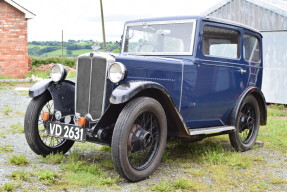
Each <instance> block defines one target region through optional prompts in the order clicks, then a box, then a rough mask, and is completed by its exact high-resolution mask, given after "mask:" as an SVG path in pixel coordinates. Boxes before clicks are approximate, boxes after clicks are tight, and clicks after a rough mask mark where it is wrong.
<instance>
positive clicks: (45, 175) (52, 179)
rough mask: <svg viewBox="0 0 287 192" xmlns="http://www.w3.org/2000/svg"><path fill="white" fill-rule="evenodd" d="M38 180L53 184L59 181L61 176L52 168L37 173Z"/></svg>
mask: <svg viewBox="0 0 287 192" xmlns="http://www.w3.org/2000/svg"><path fill="white" fill-rule="evenodd" d="M36 176H37V178H38V180H39V181H40V182H42V183H44V184H47V185H52V184H55V183H57V182H58V178H60V176H59V175H58V174H57V173H55V172H54V171H51V170H46V171H41V172H38V173H36Z"/></svg>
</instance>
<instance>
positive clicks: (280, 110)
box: [267, 104, 287, 117]
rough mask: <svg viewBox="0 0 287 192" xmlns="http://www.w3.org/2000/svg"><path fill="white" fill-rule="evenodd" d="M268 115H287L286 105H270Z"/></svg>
mask: <svg viewBox="0 0 287 192" xmlns="http://www.w3.org/2000/svg"><path fill="white" fill-rule="evenodd" d="M267 115H268V117H287V111H286V109H285V106H284V105H275V104H273V105H269V106H268V110H267Z"/></svg>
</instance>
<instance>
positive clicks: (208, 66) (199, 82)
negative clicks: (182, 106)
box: [187, 22, 249, 128]
mask: <svg viewBox="0 0 287 192" xmlns="http://www.w3.org/2000/svg"><path fill="white" fill-rule="evenodd" d="M199 38H200V40H199V45H198V47H197V55H196V59H195V66H196V71H197V75H196V82H195V89H194V91H193V93H192V95H193V97H194V98H193V99H194V103H192V105H191V106H190V113H189V117H188V118H189V121H188V123H187V124H188V126H189V127H191V128H193V127H210V126H220V125H225V124H226V123H227V121H228V117H229V114H230V112H231V110H232V108H233V106H234V104H235V102H236V100H237V98H238V97H239V95H240V94H241V93H242V92H243V90H244V89H245V88H246V87H247V86H248V74H249V68H247V66H246V64H244V63H243V62H242V48H241V47H242V46H241V45H242V29H240V28H237V27H234V26H230V25H224V24H218V23H211V22H204V23H203V25H202V28H201V33H200V36H199Z"/></svg>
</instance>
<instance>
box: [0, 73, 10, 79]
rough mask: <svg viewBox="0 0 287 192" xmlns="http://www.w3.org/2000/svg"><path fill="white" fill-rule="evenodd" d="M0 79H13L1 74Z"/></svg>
mask: <svg viewBox="0 0 287 192" xmlns="http://www.w3.org/2000/svg"><path fill="white" fill-rule="evenodd" d="M0 79H12V77H10V76H7V75H2V74H0Z"/></svg>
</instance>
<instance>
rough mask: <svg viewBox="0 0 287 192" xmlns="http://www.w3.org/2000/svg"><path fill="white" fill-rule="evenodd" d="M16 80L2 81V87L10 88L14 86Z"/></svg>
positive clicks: (0, 83)
mask: <svg viewBox="0 0 287 192" xmlns="http://www.w3.org/2000/svg"><path fill="white" fill-rule="evenodd" d="M15 85H16V82H0V89H8V88H11V87H14V86H15Z"/></svg>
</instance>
